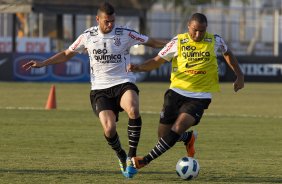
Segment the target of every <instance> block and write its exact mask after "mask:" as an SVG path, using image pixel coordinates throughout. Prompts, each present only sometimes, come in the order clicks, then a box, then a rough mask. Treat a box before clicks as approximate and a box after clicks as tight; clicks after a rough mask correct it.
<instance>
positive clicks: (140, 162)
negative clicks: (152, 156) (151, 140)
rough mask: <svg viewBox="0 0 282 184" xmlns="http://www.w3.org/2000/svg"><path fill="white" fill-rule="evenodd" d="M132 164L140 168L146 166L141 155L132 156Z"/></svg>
mask: <svg viewBox="0 0 282 184" xmlns="http://www.w3.org/2000/svg"><path fill="white" fill-rule="evenodd" d="M131 160H132V162H133V165H134V167H135V168H136V169H141V168H142V167H144V166H146V165H147V164H148V163H147V162H146V161H145V160H144V159H143V157H132V159H131Z"/></svg>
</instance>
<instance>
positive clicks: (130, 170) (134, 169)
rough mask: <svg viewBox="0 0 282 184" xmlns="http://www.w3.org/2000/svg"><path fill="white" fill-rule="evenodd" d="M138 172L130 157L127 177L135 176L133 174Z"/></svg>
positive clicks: (127, 162) (127, 161)
mask: <svg viewBox="0 0 282 184" xmlns="http://www.w3.org/2000/svg"><path fill="white" fill-rule="evenodd" d="M135 174H137V169H136V168H135V167H134V164H133V162H132V160H131V158H130V157H127V159H126V177H127V178H133V176H134V175H135Z"/></svg>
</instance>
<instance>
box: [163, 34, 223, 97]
mask: <svg viewBox="0 0 282 184" xmlns="http://www.w3.org/2000/svg"><path fill="white" fill-rule="evenodd" d="M214 37H215V45H214V49H215V53H218V52H222V53H225V52H227V50H228V47H227V45H226V43H225V42H224V40H223V39H222V38H221V37H220V36H219V35H214ZM177 44H178V38H177V36H176V37H174V38H173V39H172V40H171V41H170V42H168V43H167V44H166V46H165V47H164V48H163V49H162V50H161V51H160V52H159V54H158V55H159V56H160V57H161V58H163V59H165V60H166V61H170V60H172V58H174V57H177V55H178V52H177ZM172 90H174V91H175V92H177V93H179V94H181V95H183V96H186V97H190V98H210V99H211V98H212V94H211V93H208V92H191V91H187V90H182V89H178V88H172Z"/></svg>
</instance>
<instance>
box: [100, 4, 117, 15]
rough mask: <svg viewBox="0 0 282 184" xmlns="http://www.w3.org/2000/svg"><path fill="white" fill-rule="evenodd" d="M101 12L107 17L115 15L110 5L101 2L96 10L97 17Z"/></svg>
mask: <svg viewBox="0 0 282 184" xmlns="http://www.w3.org/2000/svg"><path fill="white" fill-rule="evenodd" d="M102 12H103V13H106V14H107V15H113V14H114V13H115V8H114V7H113V5H111V4H110V3H108V2H103V3H101V4H100V6H99V8H98V11H97V15H99V14H100V13H102Z"/></svg>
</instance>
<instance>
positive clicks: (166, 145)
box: [144, 130, 180, 163]
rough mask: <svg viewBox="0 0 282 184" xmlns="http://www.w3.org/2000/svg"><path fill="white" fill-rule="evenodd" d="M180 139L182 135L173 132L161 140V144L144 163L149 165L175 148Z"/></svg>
mask: <svg viewBox="0 0 282 184" xmlns="http://www.w3.org/2000/svg"><path fill="white" fill-rule="evenodd" d="M179 137H180V135H178V134H177V133H175V132H174V131H172V130H171V131H170V132H169V133H168V134H167V135H166V136H164V137H162V138H160V140H159V142H158V143H157V144H156V146H155V147H154V148H153V149H152V150H151V152H150V153H149V154H148V155H146V156H145V157H144V161H145V162H147V163H149V162H151V161H152V160H154V159H156V158H158V157H159V156H161V155H162V154H163V153H165V152H166V151H167V150H169V149H170V148H171V147H173V146H174V144H175V143H176V142H177V140H178V139H179Z"/></svg>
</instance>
